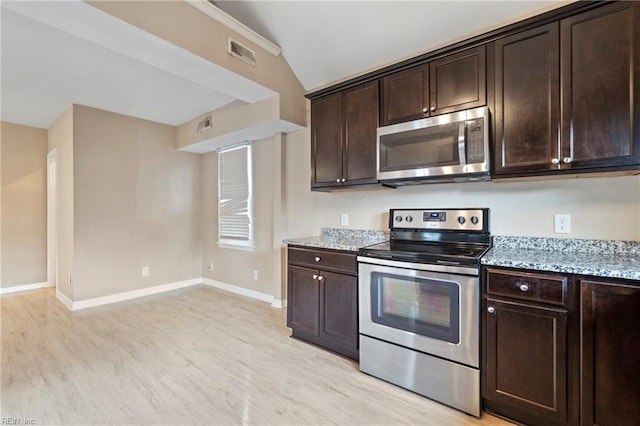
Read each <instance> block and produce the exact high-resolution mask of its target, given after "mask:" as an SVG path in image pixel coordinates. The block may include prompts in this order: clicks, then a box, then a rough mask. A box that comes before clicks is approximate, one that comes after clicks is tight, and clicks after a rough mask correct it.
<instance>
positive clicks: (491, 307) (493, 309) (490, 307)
mask: <svg viewBox="0 0 640 426" xmlns="http://www.w3.org/2000/svg"><path fill="white" fill-rule="evenodd" d="M495 311H496V308H494V307H493V306H489V307H488V308H487V312H489V313H490V314H492V313H494V312H495Z"/></svg>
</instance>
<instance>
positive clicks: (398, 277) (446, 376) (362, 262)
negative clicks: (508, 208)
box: [358, 208, 491, 416]
mask: <svg viewBox="0 0 640 426" xmlns="http://www.w3.org/2000/svg"><path fill="white" fill-rule="evenodd" d="M488 222H489V209H486V208H476V209H437V210H432V209H391V210H390V212H389V228H390V230H391V233H390V234H391V239H390V241H389V242H385V243H381V244H376V245H373V246H369V247H365V248H362V249H360V252H359V253H358V290H359V312H360V313H359V315H360V370H361V371H363V372H365V373H367V374H371V375H372V376H375V377H378V378H381V379H383V380H386V381H388V382H391V383H394V384H396V385H399V386H402V387H404V388H407V389H409V390H412V391H414V392H417V393H419V394H422V395H424V396H427V397H429V398H432V399H434V400H437V401H440V402H442V403H445V404H447V405H450V406H452V407H455V408H457V409H459V410H462V411H464V412H466V413H469V414H472V415H474V416H479V415H480V337H479V336H480V273H479V270H480V258H481V257H482V255H483V254H484V253H485V252H486V251H487V250H488V249H489V248H490V246H491V236H490V234H489V232H488Z"/></svg>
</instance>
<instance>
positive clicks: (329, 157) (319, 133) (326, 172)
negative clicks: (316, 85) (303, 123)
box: [311, 93, 343, 188]
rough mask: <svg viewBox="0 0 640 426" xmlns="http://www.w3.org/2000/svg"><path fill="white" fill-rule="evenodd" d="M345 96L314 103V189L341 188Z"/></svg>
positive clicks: (323, 98)
mask: <svg viewBox="0 0 640 426" xmlns="http://www.w3.org/2000/svg"><path fill="white" fill-rule="evenodd" d="M342 137H343V127H342V93H334V94H333V95H328V96H325V97H322V98H319V99H315V100H313V101H312V102H311V187H312V188H316V187H328V186H341V185H342V183H341V179H342V155H343V154H342V147H343V143H342Z"/></svg>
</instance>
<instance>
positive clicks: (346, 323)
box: [287, 248, 358, 360]
mask: <svg viewBox="0 0 640 426" xmlns="http://www.w3.org/2000/svg"><path fill="white" fill-rule="evenodd" d="M355 257H356V256H355V254H347V253H340V252H336V251H330V250H309V249H302V248H289V266H288V282H287V292H288V293H287V305H288V306H287V326H289V327H290V328H291V331H292V334H291V335H292V336H293V337H296V338H298V339H301V340H305V341H308V342H310V343H313V344H315V345H318V346H321V347H323V348H326V349H329V350H331V351H333V352H336V353H339V354H341V355H344V356H347V357H349V358H353V359H356V360H357V359H358V278H357V275H356V260H355ZM300 265H302V266H300ZM313 266H316V267H318V269H315V268H313ZM321 267H326V268H327V269H334V270H335V271H340V272H332V271H328V270H327V269H321Z"/></svg>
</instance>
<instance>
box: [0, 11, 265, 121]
mask: <svg viewBox="0 0 640 426" xmlns="http://www.w3.org/2000/svg"><path fill="white" fill-rule="evenodd" d="M1 5H2V8H1V9H0V10H1V12H2V13H1V15H2V16H1V17H0V19H1V37H2V41H1V43H2V44H1V46H2V50H1V60H2V61H1V64H2V67H1V71H2V74H1V78H2V109H1V111H0V113H1V115H2V117H1V118H2V120H3V121H9V122H12V123H18V124H24V125H29V126H34V127H41V128H48V127H49V125H50V124H51V123H52V122H53V121H54V120H55V119H56V118H57V117H58V116H60V115H61V114H62V113H63V112H64V111H65V110H66V109H67V108H68V107H69V106H70V105H71V104H74V103H75V104H81V105H87V106H91V107H95V108H100V109H104V110H108V111H113V112H118V113H121V114H126V115H130V116H134V117H139V118H144V119H148V120H152V121H157V122H160V123H166V124H170V125H179V124H182V123H184V122H186V121H188V120H191V119H192V118H194V117H196V116H198V115H201V114H204V113H206V112H208V111H211V110H213V109H216V108H219V107H222V106H224V105H227V104H229V103H231V102H234V101H237V100H240V101H244V102H255V101H258V100H261V99H264V98H267V97H269V96H273V95H274V94H275V92H273V91H271V90H269V89H267V88H265V87H263V86H260V85H258V84H256V83H254V82H252V81H250V80H248V79H246V78H244V77H241V76H239V75H237V74H234V73H232V72H230V71H228V70H227V69H225V68H222V67H220V66H217V65H216V64H213V63H211V62H209V61H206V60H204V59H202V58H200V57H199V56H197V55H194V54H192V53H190V52H188V51H186V50H184V49H182V48H179V47H177V46H175V45H172V44H170V43H168V42H166V41H164V40H162V39H160V38H158V37H155V36H153V35H151V34H149V33H146V32H144V31H142V30H140V29H138V28H136V27H134V26H132V25H129V24H127V23H125V22H123V21H120V20H118V19H116V18H114V17H112V16H111V15H109V14H106V13H104V12H102V11H100V10H98V9H96V8H94V7H92V6H90V5H88V4H87V3H83V2H79V1H72V2H69V1H62V2H48V1H34V2H24V1H2V3H1Z"/></svg>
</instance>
